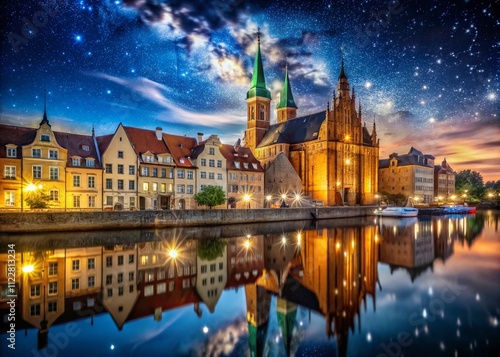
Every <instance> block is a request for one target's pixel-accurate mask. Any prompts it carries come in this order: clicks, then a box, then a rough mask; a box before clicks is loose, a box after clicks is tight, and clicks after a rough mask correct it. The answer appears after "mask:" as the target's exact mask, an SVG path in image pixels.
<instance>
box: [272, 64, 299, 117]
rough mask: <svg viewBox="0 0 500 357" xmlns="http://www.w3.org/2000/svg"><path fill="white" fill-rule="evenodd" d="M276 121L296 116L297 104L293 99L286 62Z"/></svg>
mask: <svg viewBox="0 0 500 357" xmlns="http://www.w3.org/2000/svg"><path fill="white" fill-rule="evenodd" d="M276 109H278V123H282V122H284V121H287V120H291V119H295V118H296V117H297V105H296V104H295V101H294V100H293V94H292V87H291V85H290V80H289V79H288V64H287V65H286V70H285V83H284V84H283V91H282V92H281V97H280V101H279V103H278V105H277V106H276Z"/></svg>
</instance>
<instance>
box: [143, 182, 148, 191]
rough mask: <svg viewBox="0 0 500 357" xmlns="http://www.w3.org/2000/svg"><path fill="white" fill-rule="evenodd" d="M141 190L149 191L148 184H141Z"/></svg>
mask: <svg viewBox="0 0 500 357" xmlns="http://www.w3.org/2000/svg"><path fill="white" fill-rule="evenodd" d="M142 190H143V191H149V182H143V183H142Z"/></svg>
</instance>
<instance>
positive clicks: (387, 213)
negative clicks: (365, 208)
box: [374, 207, 418, 217]
mask: <svg viewBox="0 0 500 357" xmlns="http://www.w3.org/2000/svg"><path fill="white" fill-rule="evenodd" d="M374 213H375V215H377V216H382V217H416V216H417V215H418V208H414V207H387V208H385V209H381V208H379V209H377V210H375V212H374Z"/></svg>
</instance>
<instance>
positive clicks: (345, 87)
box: [337, 48, 349, 99]
mask: <svg viewBox="0 0 500 357" xmlns="http://www.w3.org/2000/svg"><path fill="white" fill-rule="evenodd" d="M341 50H342V64H341V67H340V74H339V81H338V84H337V91H338V94H339V98H345V99H349V81H348V80H347V75H346V74H345V69H344V48H341Z"/></svg>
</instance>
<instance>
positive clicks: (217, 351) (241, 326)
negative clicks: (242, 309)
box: [200, 319, 248, 356]
mask: <svg viewBox="0 0 500 357" xmlns="http://www.w3.org/2000/svg"><path fill="white" fill-rule="evenodd" d="M247 335H248V323H247V321H246V320H244V319H238V320H236V321H234V322H233V323H232V324H231V325H229V326H226V327H225V328H221V329H220V330H218V331H217V333H216V334H214V335H213V336H211V337H210V340H209V341H208V342H207V345H206V347H205V351H204V353H203V355H204V356H229V355H231V354H232V352H233V351H234V349H235V347H236V345H237V344H238V342H239V341H240V340H241V339H242V338H244V337H246V336H247ZM200 353H201V351H200Z"/></svg>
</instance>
